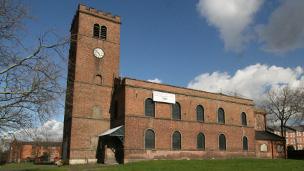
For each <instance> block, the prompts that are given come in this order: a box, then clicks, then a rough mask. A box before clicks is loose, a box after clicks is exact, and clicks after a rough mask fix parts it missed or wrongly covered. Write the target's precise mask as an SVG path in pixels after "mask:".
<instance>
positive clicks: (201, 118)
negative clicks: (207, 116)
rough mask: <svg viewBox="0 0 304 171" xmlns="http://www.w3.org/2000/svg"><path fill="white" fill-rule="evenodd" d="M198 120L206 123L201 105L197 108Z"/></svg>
mask: <svg viewBox="0 0 304 171" xmlns="http://www.w3.org/2000/svg"><path fill="white" fill-rule="evenodd" d="M196 119H197V121H202V122H204V108H203V106H201V105H198V106H196Z"/></svg>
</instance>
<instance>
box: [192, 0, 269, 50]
mask: <svg viewBox="0 0 304 171" xmlns="http://www.w3.org/2000/svg"><path fill="white" fill-rule="evenodd" d="M262 3H263V0H199V2H198V4H197V9H198V11H199V13H200V14H201V15H202V16H203V17H205V18H206V19H207V21H208V23H209V24H210V25H212V26H215V27H216V28H217V29H218V30H219V32H220V36H221V38H222V39H223V40H224V43H225V48H226V49H228V50H233V51H236V52H240V51H241V50H242V49H243V48H244V44H245V43H246V42H248V41H249V39H250V36H249V34H248V33H247V32H248V27H249V25H250V24H252V22H253V18H254V14H255V13H256V12H257V11H258V10H259V8H260V6H261V5H262Z"/></svg>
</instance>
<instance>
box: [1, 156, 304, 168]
mask: <svg viewBox="0 0 304 171" xmlns="http://www.w3.org/2000/svg"><path fill="white" fill-rule="evenodd" d="M0 170H1V171H2V170H3V171H42V170H46V171H99V170H100V171H163V170H164V171H167V170H168V171H171V170H172V171H208V170H210V171H230V170H231V171H243V170H244V171H272V170H273V171H304V160H266V159H265V160H263V159H229V160H175V161H174V160H158V161H144V162H137V163H129V164H125V165H114V166H105V165H76V166H63V167H56V166H51V165H33V164H8V165H3V166H0Z"/></svg>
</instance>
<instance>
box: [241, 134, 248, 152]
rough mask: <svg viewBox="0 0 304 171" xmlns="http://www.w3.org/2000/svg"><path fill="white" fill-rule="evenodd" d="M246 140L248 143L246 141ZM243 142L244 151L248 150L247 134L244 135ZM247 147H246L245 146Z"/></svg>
mask: <svg viewBox="0 0 304 171" xmlns="http://www.w3.org/2000/svg"><path fill="white" fill-rule="evenodd" d="M244 140H246V144H245V141H244ZM242 144H243V151H248V149H249V144H248V138H247V137H246V136H243V138H242ZM244 147H245V148H244Z"/></svg>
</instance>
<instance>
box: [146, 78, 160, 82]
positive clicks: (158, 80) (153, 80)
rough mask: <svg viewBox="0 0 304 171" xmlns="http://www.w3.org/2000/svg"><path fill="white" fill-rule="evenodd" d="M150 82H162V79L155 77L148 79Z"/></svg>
mask: <svg viewBox="0 0 304 171" xmlns="http://www.w3.org/2000/svg"><path fill="white" fill-rule="evenodd" d="M147 81H149V82H152V83H162V80H160V79H158V78H154V79H149V80H147Z"/></svg>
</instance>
